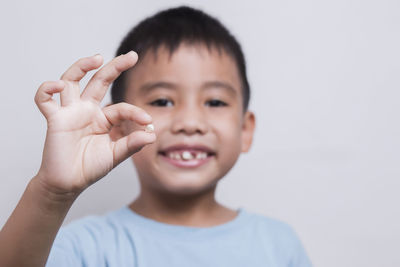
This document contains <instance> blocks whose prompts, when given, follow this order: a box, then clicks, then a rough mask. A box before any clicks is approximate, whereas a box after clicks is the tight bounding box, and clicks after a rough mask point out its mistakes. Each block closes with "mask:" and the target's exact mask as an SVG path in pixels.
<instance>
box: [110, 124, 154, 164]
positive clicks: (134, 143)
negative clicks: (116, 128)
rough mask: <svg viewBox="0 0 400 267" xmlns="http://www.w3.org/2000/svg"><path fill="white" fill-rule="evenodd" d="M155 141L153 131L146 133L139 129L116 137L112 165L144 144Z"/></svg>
mask: <svg viewBox="0 0 400 267" xmlns="http://www.w3.org/2000/svg"><path fill="white" fill-rule="evenodd" d="M155 141H156V135H155V133H148V132H145V131H140V130H139V131H134V132H132V133H130V134H129V135H127V136H125V137H122V138H120V139H118V140H117V141H116V142H115V143H114V148H113V149H114V150H113V152H114V166H116V165H117V164H119V163H121V162H122V161H124V160H125V159H127V158H128V157H130V156H131V155H132V154H134V153H136V152H138V151H139V150H141V149H142V148H143V147H144V146H145V145H148V144H151V143H154V142H155Z"/></svg>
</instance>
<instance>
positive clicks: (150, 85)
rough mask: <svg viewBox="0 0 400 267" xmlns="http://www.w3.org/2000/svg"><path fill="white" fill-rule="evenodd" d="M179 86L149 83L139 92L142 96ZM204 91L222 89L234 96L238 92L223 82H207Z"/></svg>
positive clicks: (169, 83)
mask: <svg viewBox="0 0 400 267" xmlns="http://www.w3.org/2000/svg"><path fill="white" fill-rule="evenodd" d="M177 87H178V86H177V85H176V84H174V83H171V82H164V81H159V82H149V83H146V84H144V85H142V86H141V87H140V88H139V92H140V93H141V94H145V93H149V92H151V91H154V90H156V89H158V88H165V89H176V88H177ZM201 88H202V89H204V90H205V89H211V88H220V89H225V90H227V91H228V92H229V93H231V94H232V95H236V94H237V90H236V89H235V88H234V87H233V86H232V85H230V84H229V83H227V82H222V81H208V82H205V83H204V84H203V85H202V86H201Z"/></svg>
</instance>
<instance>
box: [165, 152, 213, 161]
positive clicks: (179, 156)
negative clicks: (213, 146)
mask: <svg viewBox="0 0 400 267" xmlns="http://www.w3.org/2000/svg"><path fill="white" fill-rule="evenodd" d="M195 154H196V155H195V156H194V155H193V154H192V153H191V152H189V151H183V152H182V153H178V152H171V153H168V157H169V158H171V159H175V160H192V159H205V158H207V153H206V152H197V153H195Z"/></svg>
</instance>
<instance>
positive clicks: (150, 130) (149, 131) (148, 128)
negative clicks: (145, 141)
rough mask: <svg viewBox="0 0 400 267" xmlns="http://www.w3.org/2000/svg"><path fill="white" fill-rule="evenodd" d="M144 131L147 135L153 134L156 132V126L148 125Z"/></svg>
mask: <svg viewBox="0 0 400 267" xmlns="http://www.w3.org/2000/svg"><path fill="white" fill-rule="evenodd" d="M144 130H145V132H147V133H152V132H154V125H153V124H147V125H146V128H145V129H144Z"/></svg>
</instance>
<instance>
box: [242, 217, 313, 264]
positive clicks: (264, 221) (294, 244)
mask: <svg viewBox="0 0 400 267" xmlns="http://www.w3.org/2000/svg"><path fill="white" fill-rule="evenodd" d="M245 213H246V216H247V217H248V220H247V221H248V229H249V231H252V232H254V233H253V235H254V236H255V237H256V239H257V242H258V244H259V245H260V246H261V247H263V248H265V249H266V250H272V251H274V253H275V255H276V256H279V257H281V258H285V259H287V260H288V261H289V262H291V263H292V264H294V265H291V266H311V263H310V261H309V259H308V256H307V253H306V251H305V249H304V247H303V245H302V242H301V241H300V239H299V237H298V234H297V233H296V231H295V230H294V228H293V227H292V226H291V225H290V224H288V223H287V222H284V221H282V220H279V219H275V218H272V217H269V216H266V215H261V214H257V213H253V212H249V211H245Z"/></svg>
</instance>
